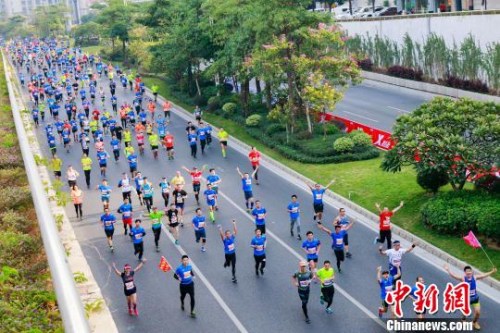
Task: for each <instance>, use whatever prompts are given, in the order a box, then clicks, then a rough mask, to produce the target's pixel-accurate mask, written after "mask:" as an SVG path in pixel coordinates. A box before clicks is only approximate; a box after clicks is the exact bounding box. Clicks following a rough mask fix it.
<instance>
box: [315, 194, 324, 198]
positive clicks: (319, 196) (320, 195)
mask: <svg viewBox="0 0 500 333" xmlns="http://www.w3.org/2000/svg"><path fill="white" fill-rule="evenodd" d="M315 198H316V200H321V199H322V198H323V195H322V194H319V193H318V194H316V195H315Z"/></svg>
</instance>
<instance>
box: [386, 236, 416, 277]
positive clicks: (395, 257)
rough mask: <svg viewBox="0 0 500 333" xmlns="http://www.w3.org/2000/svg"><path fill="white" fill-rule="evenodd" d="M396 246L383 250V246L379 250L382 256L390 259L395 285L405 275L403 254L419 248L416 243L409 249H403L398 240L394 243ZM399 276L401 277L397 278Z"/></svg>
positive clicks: (390, 271)
mask: <svg viewBox="0 0 500 333" xmlns="http://www.w3.org/2000/svg"><path fill="white" fill-rule="evenodd" d="M392 245H393V246H394V248H393V249H388V250H385V251H384V250H382V245H380V247H379V248H378V251H379V253H380V254H381V255H385V256H387V257H389V273H391V276H392V277H393V278H394V283H396V281H397V280H399V279H400V278H401V276H402V275H403V267H402V266H401V264H402V262H403V254H405V253H410V252H411V251H413V249H414V248H415V247H416V246H417V245H416V244H415V243H413V244H411V246H410V247H409V248H407V249H402V248H401V243H400V242H399V241H398V240H395V241H394V242H392ZM397 274H399V277H398V278H396V277H395V276H396V275H397Z"/></svg>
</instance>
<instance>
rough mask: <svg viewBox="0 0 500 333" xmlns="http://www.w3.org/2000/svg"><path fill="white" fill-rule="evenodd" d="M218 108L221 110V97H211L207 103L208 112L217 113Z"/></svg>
mask: <svg viewBox="0 0 500 333" xmlns="http://www.w3.org/2000/svg"><path fill="white" fill-rule="evenodd" d="M218 108H220V97H219V96H212V97H210V98H209V99H208V102H207V110H208V111H215V110H217V109H218Z"/></svg>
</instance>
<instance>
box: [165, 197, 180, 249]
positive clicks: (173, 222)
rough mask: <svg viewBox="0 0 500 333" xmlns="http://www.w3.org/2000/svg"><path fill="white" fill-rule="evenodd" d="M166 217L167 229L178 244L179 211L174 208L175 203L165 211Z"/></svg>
mask: <svg viewBox="0 0 500 333" xmlns="http://www.w3.org/2000/svg"><path fill="white" fill-rule="evenodd" d="M166 212H167V217H168V229H169V231H170V233H171V234H172V236H174V239H175V245H179V211H178V210H177V209H176V208H175V203H172V204H171V205H170V209H169V210H167V211H166Z"/></svg>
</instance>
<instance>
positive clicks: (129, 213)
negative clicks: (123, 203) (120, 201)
mask: <svg viewBox="0 0 500 333" xmlns="http://www.w3.org/2000/svg"><path fill="white" fill-rule="evenodd" d="M130 215H132V214H131V212H123V217H130Z"/></svg>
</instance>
